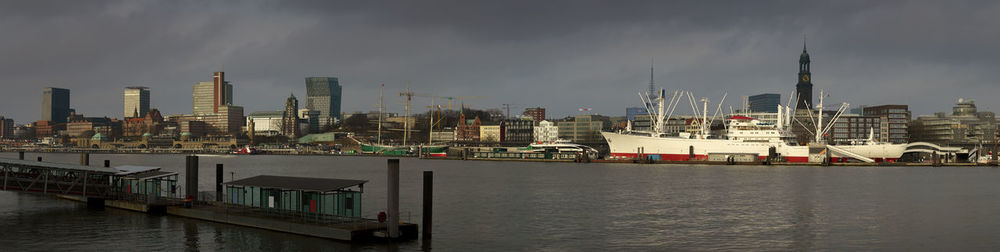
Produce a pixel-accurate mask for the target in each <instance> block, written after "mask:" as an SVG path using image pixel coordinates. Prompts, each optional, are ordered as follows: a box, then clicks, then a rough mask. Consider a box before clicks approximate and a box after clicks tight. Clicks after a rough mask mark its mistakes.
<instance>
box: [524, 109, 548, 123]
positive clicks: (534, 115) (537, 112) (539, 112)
mask: <svg viewBox="0 0 1000 252" xmlns="http://www.w3.org/2000/svg"><path fill="white" fill-rule="evenodd" d="M521 114H522V115H525V116H529V117H531V120H535V122H541V121H544V120H545V108H543V107H537V108H526V109H524V113H521Z"/></svg>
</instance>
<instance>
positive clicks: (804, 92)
mask: <svg viewBox="0 0 1000 252" xmlns="http://www.w3.org/2000/svg"><path fill="white" fill-rule="evenodd" d="M812 90H813V84H812V74H811V73H809V53H808V52H806V42H805V39H803V40H802V55H799V83H798V84H795V94H796V95H797V96H798V99H797V100H796V101H795V108H796V109H811V108H812V107H813V102H812Z"/></svg>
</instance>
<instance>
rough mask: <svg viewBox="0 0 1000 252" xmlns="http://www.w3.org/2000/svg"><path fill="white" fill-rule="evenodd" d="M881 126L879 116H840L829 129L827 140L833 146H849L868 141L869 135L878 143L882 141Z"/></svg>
mask: <svg viewBox="0 0 1000 252" xmlns="http://www.w3.org/2000/svg"><path fill="white" fill-rule="evenodd" d="M831 118H832V117H831ZM824 119H826V118H824ZM881 125H882V118H881V117H879V116H871V115H858V114H841V115H840V117H839V118H837V121H836V122H834V123H833V128H831V129H830V133H829V135H828V136H827V139H828V140H830V141H832V143H835V144H850V143H851V142H853V141H859V140H865V139H868V137H869V136H870V135H873V136H874V137H875V138H874V140H875V141H880V139H882V133H881Z"/></svg>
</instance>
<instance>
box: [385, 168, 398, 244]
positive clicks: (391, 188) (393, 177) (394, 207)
mask: <svg viewBox="0 0 1000 252" xmlns="http://www.w3.org/2000/svg"><path fill="white" fill-rule="evenodd" d="M388 166H389V171H388V174H389V177H388V179H387V180H386V184H388V188H387V189H388V190H387V194H388V197H387V201H388V202H387V204H386V205H387V206H386V207H387V208H388V210H389V220H388V222H389V227H388V229H389V230H388V231H389V232H388V233H389V238H393V239H395V238H398V237H399V159H389V164H388Z"/></svg>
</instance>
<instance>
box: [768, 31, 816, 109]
mask: <svg viewBox="0 0 1000 252" xmlns="http://www.w3.org/2000/svg"><path fill="white" fill-rule="evenodd" d="M810 62H811V61H810V60H809V53H808V52H806V44H805V41H803V43H802V54H801V55H799V83H798V84H795V95H797V96H798V98H797V99H796V100H795V108H797V109H802V110H806V109H811V108H812V107H813V103H812V91H813V84H812V73H811V72H810V69H809V64H810ZM775 112H777V111H775Z"/></svg>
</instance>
